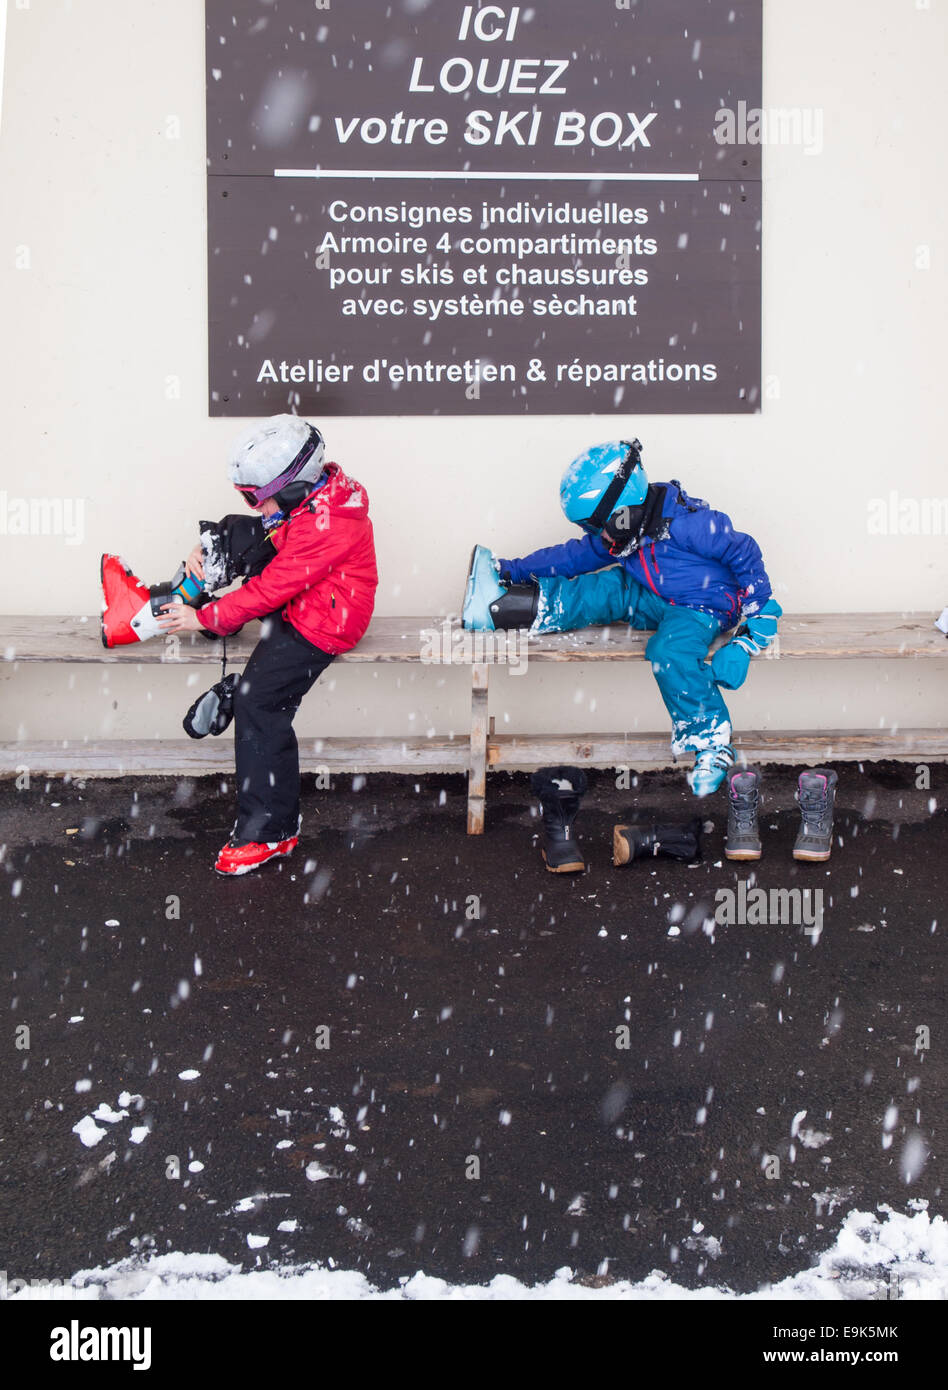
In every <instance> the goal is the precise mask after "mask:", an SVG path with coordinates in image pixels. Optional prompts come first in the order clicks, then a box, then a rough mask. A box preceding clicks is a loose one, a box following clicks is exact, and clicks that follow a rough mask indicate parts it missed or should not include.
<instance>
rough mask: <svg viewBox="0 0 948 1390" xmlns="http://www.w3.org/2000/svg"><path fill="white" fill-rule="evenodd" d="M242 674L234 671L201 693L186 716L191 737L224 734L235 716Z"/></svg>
mask: <svg viewBox="0 0 948 1390" xmlns="http://www.w3.org/2000/svg"><path fill="white" fill-rule="evenodd" d="M239 680H240V676H239V675H238V674H237V673H236V672H233V673H232V674H231V675H229V676H225V677H224V678H223V680H219V681H218V682H217V683H216V685H212V686H211V688H210V690H205V692H204V694H203V695H199V696H198V698H197V699H196V700H195V702H194V704H193V705H192V706H191V708H190V709H189V710H188V712H187V714H186V715H185V716H184V721H183V723H184V732H185V733H186V734H190V736H191V738H206V737H207V735H208V734H215V735H216V734H222V733H223V732H224V730H225V729H226V728H228V727H229V726H230V722H231V720H232V719H233V717H234V692H235V691H236V689H237V682H238V681H239Z"/></svg>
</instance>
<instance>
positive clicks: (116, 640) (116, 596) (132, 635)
mask: <svg viewBox="0 0 948 1390" xmlns="http://www.w3.org/2000/svg"><path fill="white" fill-rule="evenodd" d="M100 573H101V576H102V597H103V606H102V645H103V647H124V646H127V645H128V643H130V642H144V641H145V639H146V638H147V637H157V636H158V634H159V633H160V632H161V631H162V629H161V628H160V627H159V626H158V616H157V615H156V613H155V611H154V608H153V606H152V598H153V595H152V592H151V590H149V589H148V587H147V585H145V584H143V583H142V581H141V580H140V579H136V577H135V575H134V574H132V571H131V570H130V569H129V568H128V566H127V565H126V563H125V561H124V560H123V559H121V557H120V556H118V555H103V556H102V565H101V570H100ZM155 587H156V589H158V588H159V587H163V588H166V589H167V590H168V592H166V593H164V592H163V593H161V594H156V595H155V596H154V597H155V599H156V601H157V602H159V603H168V602H169V601H170V599H171V592H170V586H157V585H156V586H155Z"/></svg>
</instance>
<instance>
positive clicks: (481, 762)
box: [467, 665, 490, 835]
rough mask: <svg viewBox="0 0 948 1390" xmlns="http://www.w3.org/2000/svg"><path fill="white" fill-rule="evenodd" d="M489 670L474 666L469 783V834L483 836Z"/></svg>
mask: <svg viewBox="0 0 948 1390" xmlns="http://www.w3.org/2000/svg"><path fill="white" fill-rule="evenodd" d="M489 672H490V667H489V666H485V665H475V666H472V667H471V769H470V772H469V773H468V782H467V833H468V834H469V835H483V833H484V798H485V796H486V794H487V728H488V716H487V678H488V675H489Z"/></svg>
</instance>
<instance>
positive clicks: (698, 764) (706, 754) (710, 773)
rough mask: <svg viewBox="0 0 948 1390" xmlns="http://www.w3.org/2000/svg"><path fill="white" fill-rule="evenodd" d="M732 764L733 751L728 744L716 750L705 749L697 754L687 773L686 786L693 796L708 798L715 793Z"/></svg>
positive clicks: (721, 745) (723, 744)
mask: <svg viewBox="0 0 948 1390" xmlns="http://www.w3.org/2000/svg"><path fill="white" fill-rule="evenodd" d="M733 763H734V749H733V748H732V747H731V745H730V744H729V743H722V744H720V745H719V746H718V747H717V748H705V749H704V751H703V752H701V753H699V754H698V755H697V757H696V758H695V765H694V767H693V768H692V770H691V771H690V772H689V773H688V785H689V787H690V788H691V790H692V791H693V792H694V794H695V796H710V795H711V793H712V792H716V791H717V789H718V787H719V786H720V785H721V783H722V782H723V781H724V779H725V777H726V776H727V772H728V768H729V767H731V766H733Z"/></svg>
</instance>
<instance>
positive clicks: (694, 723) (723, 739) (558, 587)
mask: <svg viewBox="0 0 948 1390" xmlns="http://www.w3.org/2000/svg"><path fill="white" fill-rule="evenodd" d="M537 583H538V584H539V586H540V599H539V604H538V607H537V615H536V618H535V619H534V622H533V626H532V628H531V631H533V632H567V631H569V630H570V629H572V628H579V627H590V626H594V625H598V624H608V623H628V624H629V626H630V627H634V628H639V629H643V628H644V629H648V628H654V629H655V631H654V633H653V634H652V636H651V637H650V638H649V640H648V645H647V646H646V648H645V656H646V659H647V660H648V661H650V662H651V664H652V672H653V674H654V676H655V680H656V683H657V685H658V689H659V691H660V693H661V697H662V699H663V700H664V702H665V708H666V709H667V710H668V713H669V714H670V715H671V720H672V744H671V746H672V752H673V753H674V754H675V755H676V756H678V755H679V754H681V753H688V752H694V753H698V752H701V750H702V749H705V748H718V747H720V746H721V745H722V744H728V743H730V741H731V716H730V714H729V713H728V708H727V705H726V704H725V703H724V700H723V698H722V696H721V691H720V689H719V688H718V685H717V683H716V682H715V679H714V676H713V675H712V673H711V667H710V666H709V665H708V664H707V662H706V661H705V657H706V656H707V654H708V648H709V647H710V645H711V643H712V642H713V641H714V639H715V637H717V635H718V633H719V632H720V631H721V626H722V625H721V623H720V622H719V621H718V619H717V618H715V617H713V616H712V615H711V614H710V613H700V612H698V610H697V609H695V608H680V607H677V606H676V605H675V604H673V603H668V602H666V600H665V599H663V598H659V597H658V595H657V594H653V593H650V592H649V590H648V589H646V588H645V587H644V586H643V585H641V584H639V582H638V581H637V580H636V579H633V578H632V576H631V575H630V574H629V573H628V571H627V570H625V569H623V568H622V566H620V565H617V566H615V567H613V568H612V569H607V570H597V571H596V572H595V573H593V574H580V575H578V576H577V577H576V578H575V579H560V578H554V579H538V580H537Z"/></svg>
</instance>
